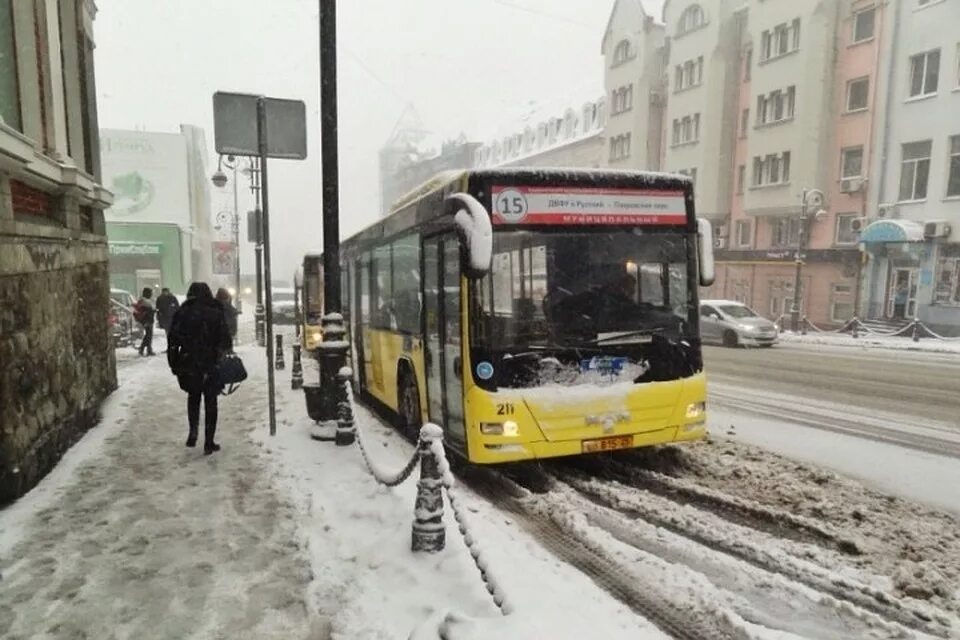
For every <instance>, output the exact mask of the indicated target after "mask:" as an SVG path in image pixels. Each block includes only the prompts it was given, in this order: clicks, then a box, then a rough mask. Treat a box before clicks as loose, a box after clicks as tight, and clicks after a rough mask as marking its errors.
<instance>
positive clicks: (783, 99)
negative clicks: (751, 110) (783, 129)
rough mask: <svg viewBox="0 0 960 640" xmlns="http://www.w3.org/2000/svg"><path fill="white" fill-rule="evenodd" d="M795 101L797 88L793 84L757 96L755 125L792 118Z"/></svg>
mask: <svg viewBox="0 0 960 640" xmlns="http://www.w3.org/2000/svg"><path fill="white" fill-rule="evenodd" d="M796 103H797V88H796V87H795V86H793V85H791V86H789V87H787V88H786V89H777V90H776V91H771V92H770V93H767V94H762V95H759V96H757V125H758V126H759V125H765V124H773V123H776V122H784V121H786V120H790V119H792V118H793V114H794V111H795V109H796Z"/></svg>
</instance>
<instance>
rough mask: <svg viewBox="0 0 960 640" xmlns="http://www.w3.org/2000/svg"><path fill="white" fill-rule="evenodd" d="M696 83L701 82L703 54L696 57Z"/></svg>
mask: <svg viewBox="0 0 960 640" xmlns="http://www.w3.org/2000/svg"><path fill="white" fill-rule="evenodd" d="M697 84H698V85H699V84H703V56H698V57H697Z"/></svg>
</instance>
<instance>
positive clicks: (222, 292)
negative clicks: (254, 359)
mask: <svg viewBox="0 0 960 640" xmlns="http://www.w3.org/2000/svg"><path fill="white" fill-rule="evenodd" d="M217 302H219V303H220V304H221V305H223V315H224V317H225V318H226V319H227V328H228V329H230V338H231V339H232V340H233V341H236V339H237V316H238V315H239V314H240V312H239V311H237V308H236V307H234V306H233V296H231V295H230V292H229V291H227V290H226V289H224V288H223V287H220V288H219V289H217Z"/></svg>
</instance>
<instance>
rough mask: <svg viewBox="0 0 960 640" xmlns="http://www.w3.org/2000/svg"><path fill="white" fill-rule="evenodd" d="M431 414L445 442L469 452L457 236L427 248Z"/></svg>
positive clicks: (425, 297) (425, 295)
mask: <svg viewBox="0 0 960 640" xmlns="http://www.w3.org/2000/svg"><path fill="white" fill-rule="evenodd" d="M422 273H423V301H424V312H425V314H424V325H425V326H424V329H425V338H426V340H425V342H426V353H425V357H424V361H425V362H426V365H427V371H426V379H427V413H428V415H429V419H430V421H431V422H434V423H436V424H439V425H441V426H442V427H443V430H444V432H445V434H446V435H445V437H446V438H447V440H448V441H450V442H452V443H453V444H454V445H455V446H456V447H457V448H458V449H460V450H461V451H466V431H465V428H464V417H463V380H462V379H461V371H462V357H463V356H462V350H461V344H460V342H461V330H460V329H461V326H460V325H461V323H460V318H461V311H460V241H459V240H458V239H457V237H456V236H455V235H453V234H445V235H442V236H435V237H432V238H427V239H425V240H424V243H423V271H422Z"/></svg>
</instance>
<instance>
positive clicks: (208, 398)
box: [167, 282, 233, 455]
mask: <svg viewBox="0 0 960 640" xmlns="http://www.w3.org/2000/svg"><path fill="white" fill-rule="evenodd" d="M232 348H233V345H232V341H231V339H230V329H229V328H228V327H227V320H226V317H225V315H224V312H223V307H222V305H220V304H219V303H218V302H217V301H216V300H214V298H213V293H212V292H211V291H210V287H209V286H208V285H207V284H206V283H205V282H194V283H193V284H191V285H190V289H189V290H188V291H187V301H186V302H184V303H183V305H182V306H181V307H180V309H179V310H178V311H177V312H176V313H175V314H174V316H173V322H172V323H171V325H170V333H169V334H168V336H167V364H169V365H170V370H171V371H172V372H173V374H174V375H175V376H177V382H178V383H179V385H180V388H181V389H183V390H184V391H186V392H187V422H188V425H189V432H188V434H187V446H188V447H194V446H196V444H197V430H198V427H199V425H200V399H201V398H203V411H204V442H203V453H204V455H210V454H211V453H213V452H214V451H219V450H220V445H219V444H217V443H216V442H215V441H214V436H215V434H216V431H217V396H218V395H220V391H221V389H222V388H223V385H222V384H221V383H220V380H219V378H218V377H217V363H218V362H219V361H220V358H222V357H223V355H224V354H225V353H228V352H229V351H231V350H232Z"/></svg>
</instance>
